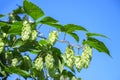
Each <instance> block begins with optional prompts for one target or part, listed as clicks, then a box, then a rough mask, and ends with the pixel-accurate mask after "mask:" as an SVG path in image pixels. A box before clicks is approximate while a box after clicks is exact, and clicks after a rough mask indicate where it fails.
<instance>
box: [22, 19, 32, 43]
mask: <svg viewBox="0 0 120 80" xmlns="http://www.w3.org/2000/svg"><path fill="white" fill-rule="evenodd" d="M30 34H31V26H30V24H29V23H28V22H27V21H24V22H23V27H22V32H21V37H22V40H23V41H25V40H28V39H29V37H30Z"/></svg>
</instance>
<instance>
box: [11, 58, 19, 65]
mask: <svg viewBox="0 0 120 80" xmlns="http://www.w3.org/2000/svg"><path fill="white" fill-rule="evenodd" d="M17 64H18V59H17V58H14V59H12V66H14V67H15V66H17Z"/></svg>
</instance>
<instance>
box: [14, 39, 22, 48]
mask: <svg viewBox="0 0 120 80" xmlns="http://www.w3.org/2000/svg"><path fill="white" fill-rule="evenodd" d="M23 44H24V42H23V41H22V40H21V39H17V40H16V41H15V42H14V44H13V46H12V47H13V48H17V47H20V46H22V45H23Z"/></svg>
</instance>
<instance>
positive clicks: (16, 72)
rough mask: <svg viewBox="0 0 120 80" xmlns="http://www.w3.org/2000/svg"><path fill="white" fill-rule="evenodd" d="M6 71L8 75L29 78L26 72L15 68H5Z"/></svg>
mask: <svg viewBox="0 0 120 80" xmlns="http://www.w3.org/2000/svg"><path fill="white" fill-rule="evenodd" d="M6 71H7V72H8V73H15V74H19V75H21V76H23V77H25V78H27V77H30V74H29V73H28V72H27V71H25V70H22V69H20V68H16V67H9V68H7V67H6Z"/></svg>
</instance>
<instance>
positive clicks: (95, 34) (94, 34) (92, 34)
mask: <svg viewBox="0 0 120 80" xmlns="http://www.w3.org/2000/svg"><path fill="white" fill-rule="evenodd" d="M86 35H87V36H88V37H92V36H100V37H104V38H108V37H107V36H105V35H103V34H98V33H90V32H88V33H86Z"/></svg>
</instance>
